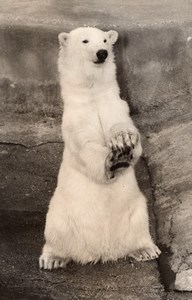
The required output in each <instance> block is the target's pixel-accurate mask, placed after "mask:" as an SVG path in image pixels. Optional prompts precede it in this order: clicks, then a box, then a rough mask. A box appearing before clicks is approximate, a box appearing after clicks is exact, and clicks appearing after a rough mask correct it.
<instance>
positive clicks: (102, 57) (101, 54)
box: [97, 49, 108, 62]
mask: <svg viewBox="0 0 192 300" xmlns="http://www.w3.org/2000/svg"><path fill="white" fill-rule="evenodd" d="M107 56H108V52H107V50H105V49H101V50H99V51H98V52H97V58H98V60H99V62H104V61H105V59H106V58H107Z"/></svg>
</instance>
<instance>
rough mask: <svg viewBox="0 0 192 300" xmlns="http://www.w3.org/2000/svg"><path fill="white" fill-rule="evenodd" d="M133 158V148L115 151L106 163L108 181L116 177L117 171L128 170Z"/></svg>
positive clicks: (110, 154)
mask: <svg viewBox="0 0 192 300" xmlns="http://www.w3.org/2000/svg"><path fill="white" fill-rule="evenodd" d="M132 158H133V155H132V153H131V148H130V147H126V148H122V149H121V150H113V151H111V152H110V153H109V155H108V156H107V158H106V161H105V171H106V176H107V178H108V179H112V178H114V177H115V173H116V172H117V171H123V170H125V169H127V168H128V167H129V165H130V162H131V160H132Z"/></svg>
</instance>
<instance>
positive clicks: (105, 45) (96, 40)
mask: <svg viewBox="0 0 192 300" xmlns="http://www.w3.org/2000/svg"><path fill="white" fill-rule="evenodd" d="M58 38H59V43H60V56H62V59H63V60H65V61H68V62H70V63H71V64H72V65H77V66H79V65H81V66H83V67H86V66H87V65H88V66H89V67H90V66H94V67H101V66H104V65H105V64H107V62H111V61H113V59H114V55H113V45H114V44H115V42H116V41H117V38H118V33H117V32H116V31H115V30H110V31H108V32H105V31H102V30H100V29H97V28H91V27H80V28H77V29H74V30H72V31H71V32H70V33H65V32H63V33H60V34H59V36H58Z"/></svg>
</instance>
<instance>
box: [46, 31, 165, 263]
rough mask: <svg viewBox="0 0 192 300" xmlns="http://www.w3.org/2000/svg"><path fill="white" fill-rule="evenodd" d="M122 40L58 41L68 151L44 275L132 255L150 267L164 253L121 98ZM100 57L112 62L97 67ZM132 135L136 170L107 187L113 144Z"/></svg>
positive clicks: (50, 216) (106, 35) (107, 35)
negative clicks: (156, 240)
mask: <svg viewBox="0 0 192 300" xmlns="http://www.w3.org/2000/svg"><path fill="white" fill-rule="evenodd" d="M117 36H118V34H117V32H115V31H109V32H103V31H101V30H99V29H96V28H78V29H75V30H73V31H71V32H70V33H69V34H67V33H61V34H60V35H59V41H60V53H59V60H58V68H59V72H60V83H61V89H62V91H61V92H62V97H63V100H64V114H63V122H62V132H63V138H64V141H65V151H64V154H63V161H62V164H61V167H60V171H59V176H58V184H57V188H56V190H55V193H54V196H53V198H52V200H51V202H50V206H49V211H48V213H47V218H46V227H45V239H46V244H45V246H44V248H43V253H42V256H41V257H40V267H41V268H45V269H52V268H57V267H63V266H65V265H66V264H67V263H68V261H69V260H71V259H72V260H74V261H77V262H80V263H82V264H86V263H88V262H97V261H98V260H100V259H101V260H102V261H103V262H105V261H108V260H117V259H118V258H120V257H124V256H127V255H130V256H133V257H135V258H136V259H137V260H146V259H152V258H155V257H157V256H158V255H159V253H160V251H159V250H158V248H157V247H156V246H155V245H154V244H153V241H152V239H151V237H150V234H149V225H148V214H147V207H146V199H145V197H144V196H143V194H142V193H141V192H140V190H139V188H138V185H137V182H136V179H135V174H134V168H133V165H134V164H135V162H136V161H137V160H138V158H139V157H140V155H141V144H140V139H139V134H138V131H137V129H136V128H135V126H134V124H133V122H132V120H131V118H130V117H129V109H128V106H127V103H126V102H125V101H123V100H121V99H120V97H119V87H118V84H117V80H116V66H115V63H114V55H113V44H114V43H115V42H116V40H117ZM104 39H106V40H107V42H106V43H104ZM83 40H88V41H89V42H88V43H86V44H85V43H83V42H82V41H83ZM100 49H106V50H107V51H108V54H109V55H108V57H107V59H106V61H105V62H104V63H103V64H95V62H96V60H97V57H96V52H97V51H98V50H100ZM125 131H126V132H129V133H130V134H131V135H132V136H133V139H134V138H135V142H134V143H135V149H134V153H133V161H132V166H130V167H129V168H127V169H126V170H124V171H121V172H119V173H118V174H116V176H115V178H114V179H108V177H107V176H106V170H105V163H106V158H107V156H108V154H109V152H110V146H109V144H110V143H111V142H112V143H113V142H114V140H115V139H114V137H116V136H118V134H121V133H122V132H125Z"/></svg>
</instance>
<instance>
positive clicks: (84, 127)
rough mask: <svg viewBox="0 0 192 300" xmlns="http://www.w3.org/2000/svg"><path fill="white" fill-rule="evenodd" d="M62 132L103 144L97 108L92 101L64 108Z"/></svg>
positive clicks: (103, 139)
mask: <svg viewBox="0 0 192 300" xmlns="http://www.w3.org/2000/svg"><path fill="white" fill-rule="evenodd" d="M63 132H64V133H68V134H70V136H73V137H74V138H75V136H78V138H81V139H82V140H85V141H87V140H88V141H90V142H98V143H99V144H103V145H104V144H105V138H104V133H103V129H102V125H101V122H100V118H99V113H98V108H97V105H95V104H94V103H92V104H89V105H82V107H73V108H71V109H70V110H66V111H65V113H64V118H63Z"/></svg>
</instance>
